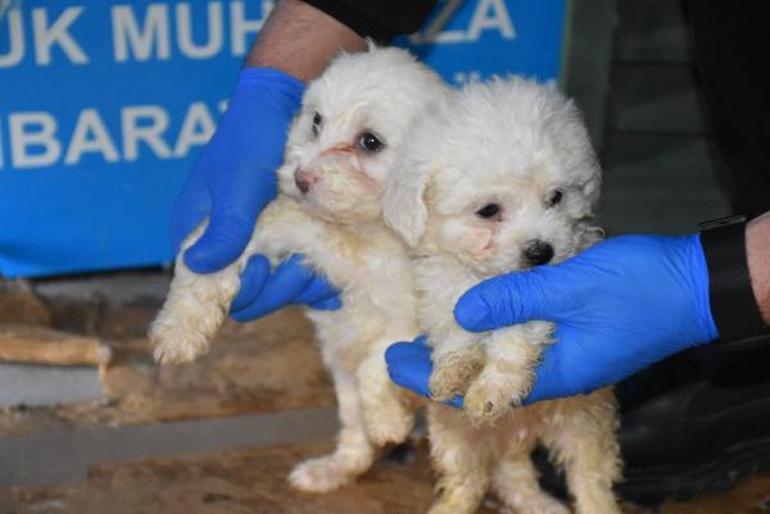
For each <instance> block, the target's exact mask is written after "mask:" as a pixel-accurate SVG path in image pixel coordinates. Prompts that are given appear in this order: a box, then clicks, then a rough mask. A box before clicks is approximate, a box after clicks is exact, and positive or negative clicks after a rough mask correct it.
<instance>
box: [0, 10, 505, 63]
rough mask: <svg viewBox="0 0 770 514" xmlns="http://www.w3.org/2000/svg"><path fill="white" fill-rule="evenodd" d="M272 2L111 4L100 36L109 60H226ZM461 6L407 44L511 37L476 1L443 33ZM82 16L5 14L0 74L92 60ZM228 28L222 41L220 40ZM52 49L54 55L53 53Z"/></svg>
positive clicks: (500, 16)
mask: <svg viewBox="0 0 770 514" xmlns="http://www.w3.org/2000/svg"><path fill="white" fill-rule="evenodd" d="M273 3H274V2H272V1H268V0H262V1H261V2H260V6H261V17H259V18H255V17H248V15H247V12H246V6H245V3H244V1H242V0H238V1H232V2H216V1H213V2H208V3H207V4H206V5H205V8H204V6H203V5H201V4H202V3H201V4H198V6H196V7H195V9H193V8H192V7H191V6H192V5H194V4H195V3H194V2H172V3H160V2H157V3H148V4H145V5H144V6H142V8H135V6H133V5H121V4H115V5H112V6H111V7H110V9H109V18H110V20H109V22H110V24H111V27H110V28H111V30H110V31H109V32H108V31H104V35H105V37H110V34H111V38H112V41H111V44H112V55H113V58H114V61H115V62H118V63H122V62H126V61H136V62H143V61H148V60H151V59H157V60H168V59H171V58H172V57H173V56H174V52H176V54H177V55H180V56H181V57H185V58H188V59H210V58H214V57H216V56H218V55H219V54H221V53H222V52H223V51H225V50H226V47H225V45H226V44H229V50H230V52H231V53H232V55H235V56H241V55H244V54H245V53H246V50H247V48H248V45H249V43H250V41H251V40H252V39H253V37H254V35H255V34H256V33H257V32H258V31H259V29H260V28H261V27H262V24H263V22H264V20H265V19H266V18H267V15H268V14H269V12H270V10H271V9H272V7H273ZM460 4H461V1H460V0H448V1H447V2H445V3H444V4H442V7H441V12H439V13H438V15H437V16H436V17H435V18H434V21H433V22H431V23H429V24H428V26H427V27H426V28H425V29H424V30H423V32H421V33H418V34H415V35H414V36H412V38H411V40H412V42H413V43H414V44H424V43H433V42H435V43H439V44H441V43H464V42H471V41H476V40H478V39H479V37H480V35H481V34H482V33H483V32H485V31H493V32H495V33H497V34H498V35H499V36H500V37H502V38H504V39H513V38H515V35H516V33H515V28H514V26H513V22H512V21H511V17H510V14H509V12H508V8H507V6H506V4H505V1H504V0H479V1H478V3H477V4H476V6H475V9H474V12H473V15H472V16H471V18H470V20H469V21H468V23H467V26H466V27H464V28H461V29H446V30H444V24H445V23H447V21H448V20H449V19H450V18H451V16H452V14H453V12H454V11H455V10H456V9H458V8H459V6H460ZM87 15H88V9H87V7H86V6H82V5H71V6H69V7H66V8H64V9H49V8H47V7H37V8H33V9H23V8H18V7H17V8H12V9H9V10H8V11H7V13H6V16H4V17H0V38H4V37H7V41H3V40H2V39H0V69H2V68H11V67H14V66H17V65H19V64H21V63H24V62H25V60H27V59H32V60H33V62H34V63H35V64H36V65H37V66H47V65H50V64H51V63H52V61H53V59H54V57H58V56H59V54H60V55H61V58H63V59H66V61H67V62H69V63H71V64H74V65H86V64H88V63H89V62H90V61H91V57H90V56H89V53H88V50H87V46H86V45H84V44H82V42H80V41H78V39H77V37H76V36H75V35H74V33H73V32H74V29H75V27H77V24H78V23H79V22H81V18H84V17H85V16H87ZM2 18H4V19H2ZM198 26H200V27H206V31H205V32H206V36H205V37H200V36H198V37H197V38H196V37H194V33H195V34H197V33H198V32H199V31H196V30H194V27H198ZM228 27H229V34H228V36H229V40H227V41H226V38H225V33H226V32H227V28H228ZM26 31H28V32H29V33H30V34H31V37H30V38H29V39H31V41H32V44H31V45H30V46H31V48H29V49H28V48H26V45H25V41H26V40H27V39H28V38H25V32H26ZM4 34H7V36H4ZM172 35H173V36H174V37H172ZM196 39H197V40H196ZM104 43H106V41H105V42H104ZM91 44H94V42H91ZM55 48H56V49H58V50H59V51H60V52H57V53H54V52H53V50H54V49H55ZM3 49H4V50H3Z"/></svg>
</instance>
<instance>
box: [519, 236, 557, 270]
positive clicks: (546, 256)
mask: <svg viewBox="0 0 770 514" xmlns="http://www.w3.org/2000/svg"><path fill="white" fill-rule="evenodd" d="M553 253H554V252H553V246H551V245H550V243H546V242H545V241H541V240H539V239H535V240H534V241H529V242H528V243H527V244H526V246H524V258H525V259H526V260H527V262H528V263H529V264H531V265H532V266H537V265H539V264H547V263H549V262H551V259H553Z"/></svg>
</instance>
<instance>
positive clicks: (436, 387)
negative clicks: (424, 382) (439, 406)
mask: <svg viewBox="0 0 770 514" xmlns="http://www.w3.org/2000/svg"><path fill="white" fill-rule="evenodd" d="M483 366H484V358H483V353H481V352H477V351H468V352H454V353H448V354H446V355H443V356H441V357H439V358H438V359H437V360H436V362H435V363H434V365H433V373H432V374H431V376H430V382H429V383H428V387H429V388H430V392H431V396H432V397H433V399H434V400H438V401H446V400H450V399H451V398H452V397H454V396H455V395H458V394H459V395H462V394H464V393H465V390H466V389H467V388H468V384H470V382H471V381H472V380H473V378H474V377H475V376H476V375H478V373H479V371H481V368H482V367H483Z"/></svg>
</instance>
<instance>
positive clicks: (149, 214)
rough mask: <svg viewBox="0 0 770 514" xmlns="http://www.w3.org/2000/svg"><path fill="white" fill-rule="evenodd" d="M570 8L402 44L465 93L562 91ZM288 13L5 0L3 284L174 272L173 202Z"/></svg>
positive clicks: (483, 21) (0, 3)
mask: <svg viewBox="0 0 770 514" xmlns="http://www.w3.org/2000/svg"><path fill="white" fill-rule="evenodd" d="M565 1H566V0H522V1H517V0H474V1H465V2H462V1H452V0H449V1H445V2H440V3H439V4H438V6H437V8H436V10H435V12H434V13H433V14H432V17H431V19H430V20H428V22H426V24H425V26H424V27H423V29H422V30H421V31H420V32H419V33H418V34H415V35H414V36H411V37H403V38H399V39H398V40H397V42H396V44H398V45H399V46H405V47H408V48H410V49H412V50H413V51H414V52H415V53H417V54H418V55H419V56H420V57H421V58H423V59H424V60H425V61H426V62H428V63H429V64H430V65H431V66H433V67H434V68H436V69H437V70H438V71H439V72H440V73H441V74H442V75H443V76H444V77H445V78H446V79H447V80H448V81H450V82H452V83H456V84H461V83H463V82H466V81H468V80H473V79H475V78H485V77H487V76H489V75H492V74H502V75H504V74H507V73H511V72H513V73H522V74H525V75H529V76H534V77H537V78H538V79H540V80H551V79H557V78H558V75H559V70H560V64H561V56H562V40H563V32H564V24H565V19H564V18H565ZM272 5H273V2H268V1H261V2H260V1H250V2H245V1H210V2H201V1H188V2H175V1H166V2H163V1H158V2H146V1H139V0H121V1H112V0H80V1H76V0H24V1H21V0H19V1H10V0H0V275H2V276H3V277H6V278H13V277H30V276H45V275H55V274H65V273H77V272H85V271H95V270H107V269H118V268H132V267H142V266H154V265H158V264H160V263H167V262H169V261H170V260H171V259H172V251H171V245H170V241H169V236H168V218H169V211H170V208H171V204H172V202H173V199H174V198H175V196H176V194H177V193H178V191H179V189H180V188H181V185H182V182H183V180H184V177H185V176H186V174H187V172H188V170H189V169H190V167H191V166H192V163H193V160H194V159H195V156H196V154H197V152H198V151H199V150H200V148H201V146H202V145H204V144H205V142H206V141H207V140H208V138H209V137H210V136H211V134H212V132H213V130H214V127H215V126H216V120H217V118H218V116H219V114H220V113H221V112H222V109H223V108H224V105H225V101H226V98H227V96H228V94H229V92H230V90H231V88H232V87H233V84H234V81H235V79H236V77H237V74H238V73H237V72H238V69H239V68H240V66H241V64H242V61H243V58H244V56H245V54H246V52H247V51H248V48H249V46H250V44H251V42H252V41H253V39H254V37H255V35H256V34H257V32H258V30H259V28H260V27H261V25H262V23H263V20H264V19H265V18H266V16H267V15H268V14H269V11H270V9H271V8H272Z"/></svg>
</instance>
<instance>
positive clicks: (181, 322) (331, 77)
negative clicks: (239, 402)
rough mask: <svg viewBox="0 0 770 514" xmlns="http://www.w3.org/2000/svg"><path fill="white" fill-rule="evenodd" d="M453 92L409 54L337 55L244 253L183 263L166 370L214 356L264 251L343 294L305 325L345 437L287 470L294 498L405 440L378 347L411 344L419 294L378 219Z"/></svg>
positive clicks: (344, 478)
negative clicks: (210, 268) (417, 129)
mask: <svg viewBox="0 0 770 514" xmlns="http://www.w3.org/2000/svg"><path fill="white" fill-rule="evenodd" d="M445 91H446V90H445V85H444V84H443V83H442V82H441V80H440V79H439V77H438V76H437V75H436V74H434V73H433V72H431V71H430V70H428V69H427V68H426V67H425V66H423V65H422V64H420V63H418V62H417V61H416V60H415V59H414V58H413V57H412V56H411V55H410V54H409V53H408V52H406V51H404V50H398V49H377V48H370V51H369V52H367V53H363V54H353V55H346V54H343V55H340V56H338V57H337V58H336V59H335V60H334V61H333V62H332V64H330V66H329V67H328V69H327V70H326V71H325V72H324V73H323V75H322V76H321V77H319V78H318V79H317V80H315V81H314V82H312V83H311V84H310V85H309V87H308V89H307V91H306V93H305V96H304V98H303V105H302V110H301V113H300V114H299V115H298V116H297V118H296V119H295V121H294V123H293V125H292V127H291V130H290V133H289V137H288V142H287V147H286V153H285V161H284V164H283V166H282V167H281V168H280V169H279V170H278V177H279V188H280V194H279V197H278V199H276V200H275V201H274V202H272V203H271V204H269V205H268V206H267V208H266V209H265V211H264V212H263V213H262V214H261V216H260V218H259V221H258V224H257V227H256V228H255V231H254V235H253V238H252V240H251V242H250V243H249V245H248V247H247V249H246V250H245V252H244V254H243V255H242V256H241V257H240V258H239V259H238V261H237V262H235V263H234V264H232V265H230V266H228V267H227V268H225V269H224V270H222V271H220V272H218V273H214V274H211V275H197V274H195V273H193V272H191V271H190V270H189V269H188V268H187V267H186V266H185V265H184V261H183V260H182V258H181V255H182V252H180V255H179V257H178V258H177V261H176V275H175V277H174V280H173V282H172V284H171V290H170V292H169V296H168V298H167V300H166V303H165V305H164V306H163V309H162V310H161V312H160V313H159V315H158V317H157V319H156V320H155V322H154V323H153V325H152V327H151V331H150V338H151V341H152V343H153V344H154V347H155V357H156V359H157V360H158V361H159V362H163V363H166V362H172V363H177V362H185V361H189V360H192V359H193V358H195V357H196V356H197V355H199V354H201V353H204V352H205V351H207V349H208V345H209V340H210V339H211V337H212V336H213V335H214V334H215V332H216V331H217V329H218V328H219V327H220V325H221V324H222V322H223V320H224V318H225V316H226V314H227V311H228V309H229V306H230V303H231V301H232V299H233V297H234V295H235V294H236V292H237V290H238V288H239V274H240V272H241V271H242V269H243V267H244V265H245V263H246V262H247V260H248V258H249V256H250V255H253V254H257V253H259V254H264V255H266V256H268V257H269V258H270V259H271V260H272V262H273V263H274V264H275V263H277V262H278V261H280V260H281V259H282V258H285V257H287V256H288V255H290V254H293V253H302V254H304V255H305V257H306V258H305V262H306V263H307V264H308V265H310V266H313V267H314V268H315V270H316V271H318V272H320V273H323V274H324V275H326V276H327V277H328V278H329V279H330V280H331V282H332V283H334V284H335V285H336V286H337V287H339V288H340V290H341V294H342V308H341V309H339V310H337V311H313V310H308V312H307V315H308V317H309V318H310V319H311V320H312V321H313V322H314V323H315V327H316V335H317V338H318V343H319V346H320V349H321V353H322V356H323V360H324V363H325V364H326V366H327V367H328V369H329V371H330V372H331V374H332V377H333V378H334V386H335V390H336V393H337V402H338V409H339V417H340V421H341V425H342V426H341V430H340V433H339V438H338V443H337V449H336V451H335V452H334V453H332V454H330V455H328V456H325V457H322V458H318V459H314V460H309V461H307V462H305V463H303V464H301V465H299V466H298V467H296V468H295V469H294V471H293V472H292V473H291V476H290V481H291V483H292V484H293V485H294V486H296V487H298V488H299V489H302V490H306V491H315V492H322V491H328V490H331V489H334V488H336V487H338V486H340V485H342V484H344V483H346V482H348V481H349V480H351V479H352V478H353V477H355V476H356V475H359V474H361V473H363V472H365V471H366V470H367V469H368V468H369V467H370V465H371V464H372V462H373V460H374V458H375V456H376V455H375V449H376V446H377V445H381V444H383V443H385V442H400V441H402V440H403V439H405V438H406V436H407V435H408V433H409V431H410V430H411V427H412V424H413V416H414V406H412V405H409V401H408V400H406V399H405V398H404V397H403V396H402V395H404V394H405V393H404V392H402V391H399V390H398V388H396V387H395V386H393V385H392V384H391V383H390V381H389V379H388V376H387V371H386V368H385V362H384V350H385V348H386V347H387V345H389V344H391V343H392V342H393V341H399V340H403V339H408V338H411V337H413V336H415V335H416V333H417V330H416V322H415V312H416V305H415V296H414V293H413V288H412V279H411V272H410V263H409V259H408V255H407V251H406V248H405V246H404V244H403V242H402V241H401V239H400V238H399V237H398V236H397V235H395V234H393V233H392V232H391V231H390V230H389V229H388V228H387V227H386V226H385V224H384V223H383V220H382V193H383V189H384V181H385V178H386V176H387V175H388V173H389V171H390V170H391V168H392V167H393V165H394V163H395V161H396V158H397V157H398V154H399V148H400V147H401V146H402V144H403V142H404V138H405V136H406V133H407V128H408V126H409V125H410V124H411V123H412V121H413V120H414V118H415V117H416V116H417V115H418V113H420V112H421V111H422V110H423V109H424V107H425V106H426V105H427V104H428V103H429V102H431V101H433V100H434V99H436V98H437V97H440V96H441V95H442V94H444V93H445ZM255 137H256V136H255ZM202 229H203V227H200V228H199V229H198V230H197V231H196V232H195V233H194V234H193V235H192V236H191V237H190V238H189V239H188V241H186V243H185V245H184V246H183V249H186V248H188V247H189V246H190V245H191V244H192V243H193V242H194V241H195V240H196V239H197V238H198V237H199V235H200V233H201V231H202Z"/></svg>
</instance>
